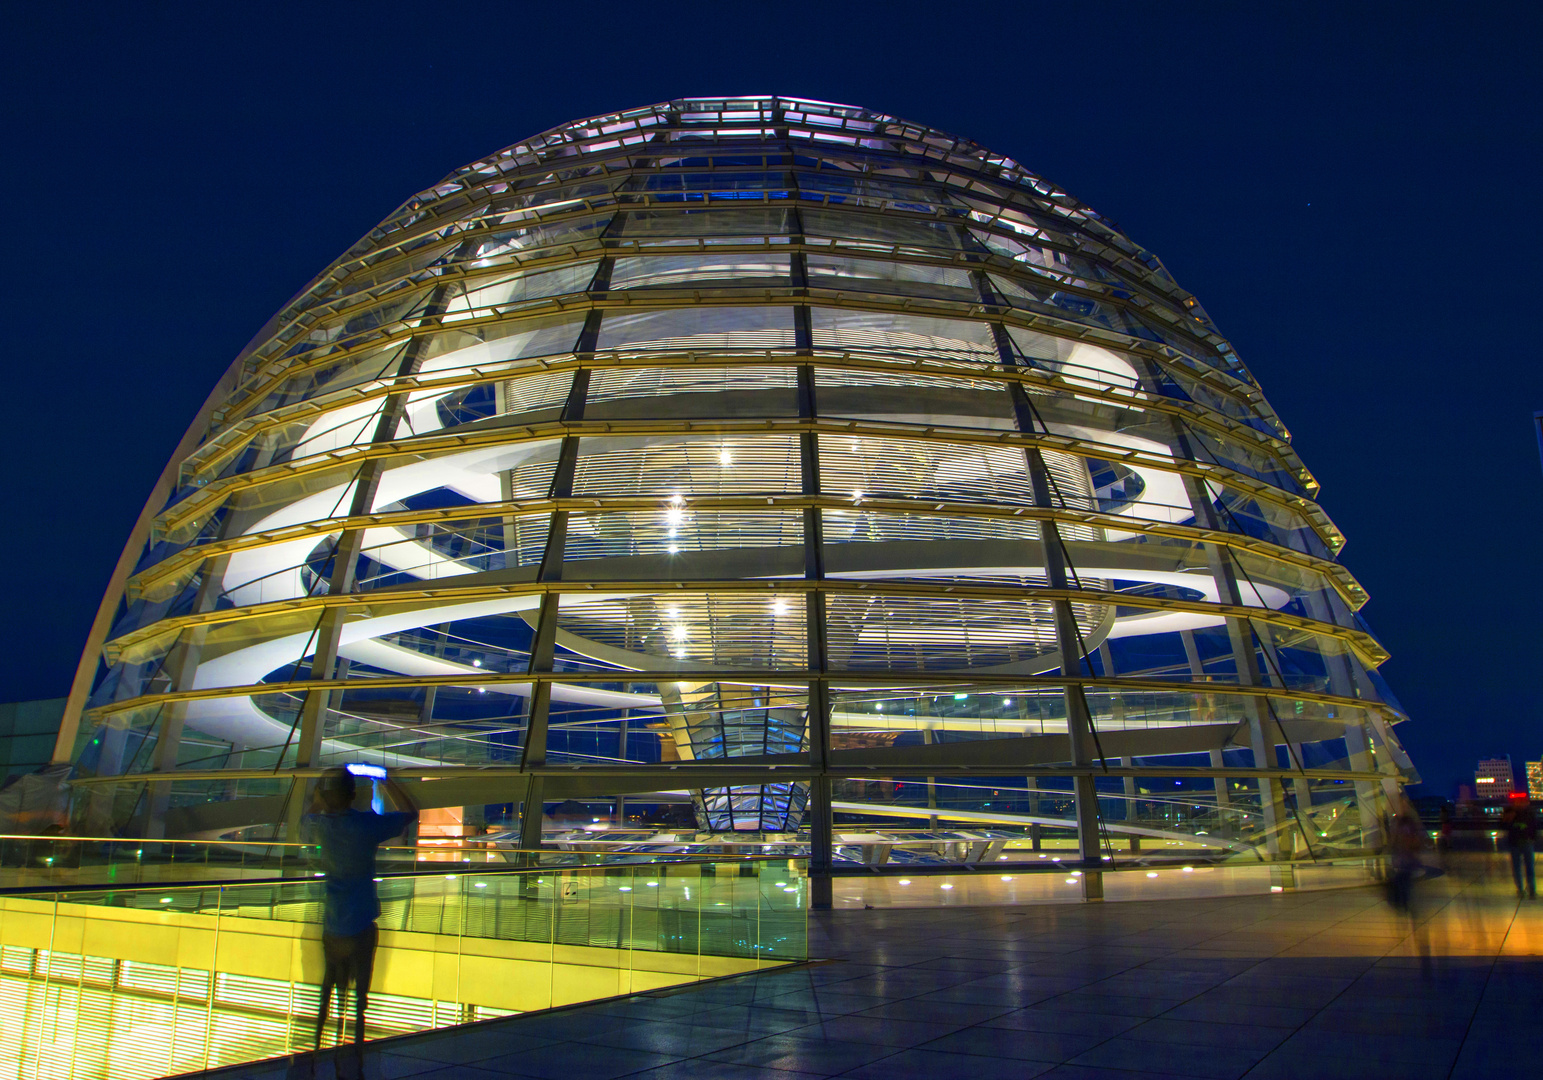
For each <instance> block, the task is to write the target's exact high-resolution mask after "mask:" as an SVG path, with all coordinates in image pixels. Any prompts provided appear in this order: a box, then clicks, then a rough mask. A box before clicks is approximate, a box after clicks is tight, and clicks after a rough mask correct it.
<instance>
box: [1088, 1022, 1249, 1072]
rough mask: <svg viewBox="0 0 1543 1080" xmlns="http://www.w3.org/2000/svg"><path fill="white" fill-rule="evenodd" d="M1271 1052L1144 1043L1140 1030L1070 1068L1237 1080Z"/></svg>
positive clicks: (1101, 1047) (1102, 1045)
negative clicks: (1086, 1066) (1089, 1067)
mask: <svg viewBox="0 0 1543 1080" xmlns="http://www.w3.org/2000/svg"><path fill="white" fill-rule="evenodd" d="M1267 1053H1269V1051H1268V1050H1265V1049H1248V1048H1246V1047H1239V1046H1216V1045H1194V1044H1190V1043H1174V1042H1160V1041H1155V1040H1149V1039H1143V1038H1142V1037H1141V1029H1140V1028H1136V1029H1135V1030H1134V1031H1130V1032H1126V1033H1125V1034H1124V1035H1118V1036H1116V1037H1115V1038H1113V1039H1109V1040H1106V1041H1105V1042H1102V1043H1099V1044H1098V1045H1097V1046H1095V1047H1093V1048H1092V1049H1091V1050H1088V1051H1086V1052H1085V1053H1082V1054H1078V1055H1077V1056H1076V1057H1074V1058H1072V1059H1071V1061H1070V1062H1069V1064H1072V1065H1091V1066H1096V1067H1098V1068H1104V1069H1128V1070H1130V1071H1132V1072H1143V1073H1144V1072H1147V1071H1152V1072H1167V1073H1180V1074H1181V1075H1184V1074H1187V1075H1190V1076H1204V1077H1211V1078H1213V1080H1237V1078H1238V1077H1241V1076H1242V1075H1243V1074H1244V1073H1246V1072H1248V1070H1249V1069H1251V1068H1253V1067H1254V1065H1256V1064H1257V1063H1258V1062H1259V1060H1260V1059H1261V1058H1263V1057H1264V1056H1265V1055H1266V1054H1267Z"/></svg>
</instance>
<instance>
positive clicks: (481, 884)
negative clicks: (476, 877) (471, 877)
mask: <svg viewBox="0 0 1543 1080" xmlns="http://www.w3.org/2000/svg"><path fill="white" fill-rule="evenodd" d="M487 887H488V883H487V882H485V881H478V882H475V883H473V884H472V888H474V889H485V888H487Z"/></svg>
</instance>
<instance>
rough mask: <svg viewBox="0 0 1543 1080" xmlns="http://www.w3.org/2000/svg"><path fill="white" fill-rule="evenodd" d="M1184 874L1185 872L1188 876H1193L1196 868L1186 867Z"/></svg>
mask: <svg viewBox="0 0 1543 1080" xmlns="http://www.w3.org/2000/svg"><path fill="white" fill-rule="evenodd" d="M1184 872H1185V873H1186V874H1192V873H1194V872H1195V868H1194V867H1193V866H1186V867H1185V868H1184Z"/></svg>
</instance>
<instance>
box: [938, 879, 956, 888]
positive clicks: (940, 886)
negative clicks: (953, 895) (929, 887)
mask: <svg viewBox="0 0 1543 1080" xmlns="http://www.w3.org/2000/svg"><path fill="white" fill-rule="evenodd" d="M938 888H940V889H952V888H953V886H952V885H950V884H949V883H948V882H946V881H945V882H944V883H943V884H941V885H939V886H938Z"/></svg>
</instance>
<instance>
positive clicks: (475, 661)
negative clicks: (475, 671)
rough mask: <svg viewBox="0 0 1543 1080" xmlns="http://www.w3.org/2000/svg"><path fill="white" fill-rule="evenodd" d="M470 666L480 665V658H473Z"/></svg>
mask: <svg viewBox="0 0 1543 1080" xmlns="http://www.w3.org/2000/svg"><path fill="white" fill-rule="evenodd" d="M471 666H472V667H481V666H482V661H481V660H473V661H472V662H471Z"/></svg>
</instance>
